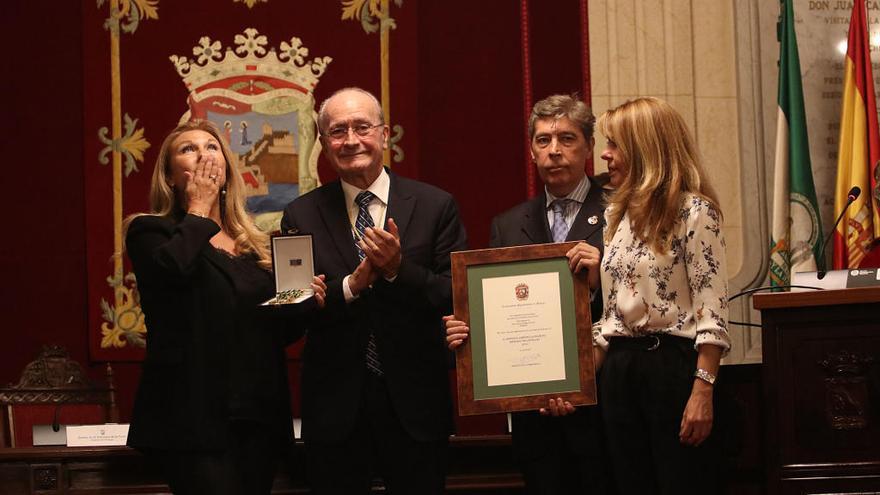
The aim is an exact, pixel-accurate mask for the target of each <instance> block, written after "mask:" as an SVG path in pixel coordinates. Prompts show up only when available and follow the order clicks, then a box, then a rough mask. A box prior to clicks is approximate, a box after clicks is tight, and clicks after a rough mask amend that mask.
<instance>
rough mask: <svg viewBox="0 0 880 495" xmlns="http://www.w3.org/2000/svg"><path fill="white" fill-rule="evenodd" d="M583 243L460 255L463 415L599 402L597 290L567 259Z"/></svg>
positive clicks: (455, 270) (455, 272)
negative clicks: (556, 402) (558, 402)
mask: <svg viewBox="0 0 880 495" xmlns="http://www.w3.org/2000/svg"><path fill="white" fill-rule="evenodd" d="M576 244H577V243H576V242H567V243H558V244H534V245H529V246H519V247H509V248H498V249H480V250H475V251H461V252H455V253H452V288H453V304H454V306H455V316H456V317H457V318H458V319H459V320H462V321H464V322H466V323H467V325H468V326H469V327H470V337H469V338H468V339H467V340H466V341H465V342H464V344H463V345H462V346H460V347H459V348H458V350H457V351H456V365H457V366H456V367H457V376H458V409H459V414H460V415H462V416H468V415H474V414H488V413H497V412H510V411H524V410H533V409H539V408H542V407H547V403H548V401H549V399H555V398H562V399H563V400H566V401H568V402H570V403H571V404H572V405H576V406H577V405H590V404H595V403H596V380H595V368H594V365H593V351H592V349H593V337H592V322H591V320H590V289H589V286H588V284H587V280H586V273H583V272H582V273H580V274H578V275H574V274H572V273H571V270H570V269H569V267H568V258H567V257H566V256H565V253H567V252H568V251H569V250H570V249H571V248H572V247H574V246H575V245H576Z"/></svg>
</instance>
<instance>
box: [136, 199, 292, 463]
mask: <svg viewBox="0 0 880 495" xmlns="http://www.w3.org/2000/svg"><path fill="white" fill-rule="evenodd" d="M219 230H220V227H219V226H218V225H217V224H216V223H214V222H213V221H211V220H208V219H205V218H200V217H197V216H193V215H185V216H180V217H178V218H165V217H156V216H142V217H138V218H136V219H135V220H134V221H132V223H131V225H130V227H129V229H128V234H127V237H126V247H127V251H128V255H129V257H130V258H131V261H132V265H133V266H134V272H135V274H136V276H137V283H138V291H139V293H140V297H141V307H142V308H143V312H144V315H145V320H146V326H147V329H148V333H147V349H146V357H145V358H144V362H143V374H142V375H141V381H140V384H139V386H138V390H137V394H136V397H135V403H134V411H133V414H132V420H131V428H130V431H129V436H128V444H129V445H131V446H133V447H138V448H146V449H182V450H188V449H212V448H222V447H223V446H224V445H225V441H226V432H227V425H228V422H229V420H230V417H231V415H233V414H235V413H236V409H235V406H236V405H237V404H238V405H241V403H242V402H246V403H247V404H248V405H249V406H250V410H252V411H259V413H258V416H257V417H250V418H248V419H255V420H258V421H263V422H265V423H267V424H268V425H269V426H270V427H272V428H274V429H276V430H277V433H278V436H279V439H280V440H284V439H290V438H292V435H291V433H292V432H291V419H290V399H289V391H288V384H287V372H286V361H285V355H284V346H285V345H286V344H287V343H289V342H290V341H292V340H294V339H296V338H297V337H298V336H300V335H301V334H302V333H303V330H301V326H299V325H297V324H296V320H295V319H292V318H290V317H289V315H281V314H280V313H277V312H272V311H265V308H262V309H261V310H258V307H257V305H258V304H259V303H260V302H262V301H265V300H266V299H268V298H269V297H271V295H272V293H273V292H274V282H273V281H272V275H271V273H269V272H265V274H262V272H260V271H257V272H256V284H253V283H250V284H249V285H248V286H247V287H245V285H244V281H243V280H239V279H237V278H236V274H235V272H234V271H231V270H230V263H232V262H233V261H232V260H231V259H230V258H228V255H226V254H223V253H221V252H219V251H218V250H216V249H215V248H213V246H211V244H210V243H209V240H210V239H211V237H213V236H214V234H216V233H217V232H219ZM224 257H226V258H225V259H224ZM249 260H250V262H252V263H256V259H255V258H250V259H249ZM250 282H253V280H250ZM276 313H277V314H276ZM278 320H283V321H284V323H285V325H284V326H283V327H282V326H280V325H278ZM282 329H283V330H282ZM242 393H243V394H244V395H245V396H244V397H242V396H240V395H242Z"/></svg>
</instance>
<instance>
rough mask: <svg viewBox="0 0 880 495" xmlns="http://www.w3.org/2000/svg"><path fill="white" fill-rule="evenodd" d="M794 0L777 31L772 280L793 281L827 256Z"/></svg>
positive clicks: (785, 1) (785, 0)
mask: <svg viewBox="0 0 880 495" xmlns="http://www.w3.org/2000/svg"><path fill="white" fill-rule="evenodd" d="M792 2H793V0H782V10H781V15H780V19H779V31H778V34H779V98H778V103H779V110H778V112H777V117H776V119H777V120H776V170H775V173H774V179H775V182H774V190H773V231H772V234H771V235H772V236H771V238H770V284H771V285H774V286H782V285H788V284H789V283H790V280H791V274H792V273H794V272H802V271H812V270H816V262H817V260H819V259H820V258H821V257H822V253H821V252H820V251H821V249H822V246H821V244H822V239H821V237H822V235H821V233H822V224H821V220H820V218H819V208H818V207H817V201H816V188H815V186H814V185H813V171H812V168H811V166H810V143H809V140H808V139H807V119H806V116H805V114H804V91H803V87H802V85H801V63H800V59H799V58H798V48H797V38H796V37H795V32H794V10H793V8H792ZM823 266H824V264H823Z"/></svg>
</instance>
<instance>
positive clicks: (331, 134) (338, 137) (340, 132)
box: [324, 122, 385, 142]
mask: <svg viewBox="0 0 880 495" xmlns="http://www.w3.org/2000/svg"><path fill="white" fill-rule="evenodd" d="M384 125H385V124H367V123H365V122H363V123H360V124H353V125H339V126H336V127H334V128H332V129H329V130H328V131H327V132H325V133H324V135H325V136H327V137H328V138H329V139H330V140H331V141H337V142H338V141H342V140H344V139H345V138H347V137H348V131H349V130H352V131H354V133H355V134H356V135H358V136H360V137H367V136H369V135H370V132H371V131H372V130H373V129H375V128H377V127H382V126H384Z"/></svg>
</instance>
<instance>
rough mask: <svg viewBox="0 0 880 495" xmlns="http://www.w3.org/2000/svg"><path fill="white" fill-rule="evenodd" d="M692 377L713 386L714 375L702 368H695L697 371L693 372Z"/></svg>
mask: <svg viewBox="0 0 880 495" xmlns="http://www.w3.org/2000/svg"><path fill="white" fill-rule="evenodd" d="M694 376H695V377H697V378H699V379H700V380H703V381H704V382H706V383H708V384H709V385H715V375H713V374H712V373H709V372H708V371H706V370H704V369H703V368H697V371H694Z"/></svg>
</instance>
